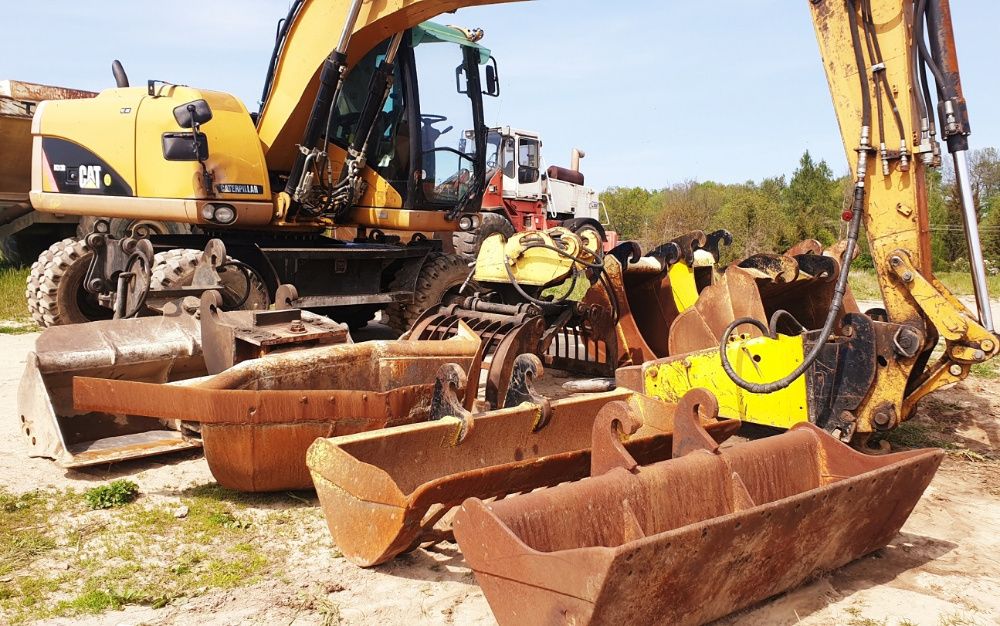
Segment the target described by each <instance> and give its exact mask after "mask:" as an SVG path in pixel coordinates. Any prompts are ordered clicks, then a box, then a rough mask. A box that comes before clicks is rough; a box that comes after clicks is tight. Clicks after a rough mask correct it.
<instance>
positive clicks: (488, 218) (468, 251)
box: [452, 213, 514, 258]
mask: <svg viewBox="0 0 1000 626" xmlns="http://www.w3.org/2000/svg"><path fill="white" fill-rule="evenodd" d="M480 219H481V220H482V222H481V223H480V225H479V228H477V229H476V230H473V231H469V232H456V233H454V234H453V235H452V243H454V244H455V252H456V253H457V254H464V255H465V256H468V257H472V258H476V255H477V254H479V247H480V246H481V245H483V240H484V239H486V238H487V237H489V236H490V235H492V234H493V233H501V234H503V236H504V237H505V238H506V239H510V238H511V237H512V236H514V225H513V224H511V223H510V220H508V219H507V218H506V217H504V216H503V215H500V214H498V213H482V214H481V215H480Z"/></svg>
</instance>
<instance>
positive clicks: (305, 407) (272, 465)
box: [74, 328, 479, 491]
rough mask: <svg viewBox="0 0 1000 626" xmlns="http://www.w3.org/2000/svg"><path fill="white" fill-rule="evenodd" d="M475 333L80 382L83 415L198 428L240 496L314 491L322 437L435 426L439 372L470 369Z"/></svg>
mask: <svg viewBox="0 0 1000 626" xmlns="http://www.w3.org/2000/svg"><path fill="white" fill-rule="evenodd" d="M478 349H479V340H478V338H477V337H476V336H475V335H474V334H473V333H472V332H471V331H470V330H469V329H468V328H465V329H460V333H459V334H458V335H457V336H456V337H454V338H453V339H450V340H447V341H369V342H364V343H358V344H339V345H330V346H318V347H313V348H307V349H296V350H294V351H290V352H284V353H282V352H277V353H271V354H267V355H266V356H264V357H261V358H259V359H252V360H248V361H243V362H242V363H239V364H237V365H235V366H233V367H231V368H229V369H227V370H225V371H224V372H222V373H220V374H216V375H212V376H205V377H201V378H197V379H194V380H188V381H184V382H181V383H176V384H154V383H144V382H136V381H134V380H132V381H130V380H112V379H109V378H77V379H76V380H75V383H74V399H75V403H76V407H77V409H78V410H80V411H92V412H96V413H99V414H110V415H116V414H121V415H129V416H145V417H152V418H157V419H162V420H178V421H182V422H185V423H187V422H193V423H198V424H200V431H201V439H202V444H203V446H204V449H205V458H206V460H207V461H208V465H209V468H210V469H211V470H212V474H213V475H214V476H215V478H216V480H217V481H218V482H219V484H221V485H223V486H225V487H229V488H232V489H238V490H241V491H276V490H283V489H307V488H310V487H311V486H312V483H311V481H310V479H309V473H308V470H307V468H306V466H305V452H306V449H307V448H308V447H309V444H311V443H312V442H313V440H315V439H316V438H317V437H331V436H335V435H343V434H349V433H357V432H362V431H367V430H371V429H373V428H384V427H386V426H393V425H397V424H408V423H412V422H418V421H423V420H426V419H428V416H429V415H430V410H431V396H432V393H433V388H434V380H435V374H436V373H437V372H438V370H439V369H440V368H441V367H442V366H444V365H446V364H455V365H457V367H459V368H464V369H468V368H469V367H471V365H472V363H473V361H474V359H475V356H476V354H477V352H478Z"/></svg>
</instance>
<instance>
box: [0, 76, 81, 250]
mask: <svg viewBox="0 0 1000 626" xmlns="http://www.w3.org/2000/svg"><path fill="white" fill-rule="evenodd" d="M95 95H97V94H94V93H92V92H89V91H79V90H76V89H66V88H64V87H50V86H48V85H38V84H35V83H25V82H21V81H17V80H0V252H2V253H3V257H4V259H5V260H6V261H7V262H8V263H11V264H13V265H27V264H30V263H31V262H33V261H34V260H35V259H37V258H38V255H39V254H41V253H42V251H43V250H45V249H46V248H48V247H49V246H50V245H51V244H53V243H55V242H56V241H59V240H60V239H63V238H64V237H71V236H73V235H74V234H75V233H76V224H77V222H78V221H79V218H77V217H76V216H71V215H59V214H54V213H40V212H38V211H34V210H32V208H31V203H30V202H29V200H28V192H29V191H31V118H32V116H33V115H34V114H35V108H36V107H37V106H38V103H39V102H41V101H42V100H63V99H67V98H92V97H94V96H95Z"/></svg>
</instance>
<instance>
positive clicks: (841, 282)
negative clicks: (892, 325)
mask: <svg viewBox="0 0 1000 626" xmlns="http://www.w3.org/2000/svg"><path fill="white" fill-rule="evenodd" d="M844 1H845V4H846V5H847V9H848V12H849V14H850V16H851V43H852V44H853V46H854V59H855V62H856V64H857V66H858V77H859V80H860V82H861V145H860V146H859V147H858V171H857V178H858V180H857V183H856V185H855V187H854V200H853V202H852V208H853V214H852V215H851V222H850V226H849V227H848V230H847V246H846V248H845V250H844V256H843V264H842V266H841V271H840V276H839V277H838V278H837V284H836V285H835V286H834V290H833V299H832V301H831V302H830V310H829V311H828V312H827V316H826V321H825V322H824V323H823V327H822V328H821V329H820V331H819V335H818V336H817V337H816V341H815V343H814V344H813V347H812V349H810V350H809V353H808V354H806V355H805V356H804V357H803V359H802V362H801V363H799V365H798V366H797V367H796V368H795V369H794V370H792V371H791V372H790V373H789V374H788V375H786V376H784V377H782V378H780V379H778V380H775V381H772V382H769V383H754V382H750V381H748V380H746V379H744V378H742V377H741V376H740V375H739V374H737V373H736V370H735V369H734V368H733V365H732V363H730V361H729V355H728V354H727V352H726V348H728V346H729V343H730V340H731V337H732V334H733V332H734V331H735V330H736V329H737V328H738V327H740V326H743V325H745V324H751V325H753V326H756V327H757V328H758V329H760V330H761V332H763V333H765V334H767V333H768V330H769V329H768V328H767V327H766V326H765V325H764V324H763V322H761V321H760V320H757V319H754V318H752V317H742V318H739V319H737V320H734V321H733V323H731V324H730V325H729V326H728V327H727V328H726V330H725V332H724V333H722V342H721V344H720V346H719V358H720V359H721V361H722V369H723V370H724V371H725V372H726V375H727V376H729V379H730V380H732V381H733V383H735V384H736V385H737V386H738V387H740V388H742V389H745V390H746V391H749V392H750V393H773V392H775V391H779V390H781V389H784V388H786V387H788V386H789V385H791V384H792V382H793V381H795V379H797V378H798V377H799V376H801V375H802V374H804V373H805V371H806V370H807V369H809V368H810V367H811V366H812V364H813V363H815V362H816V359H817V358H819V353H820V351H821V350H822V349H823V348H824V346H825V345H826V342H827V341H828V340H829V339H830V335H832V334H833V328H834V326H836V324H837V320H838V318H839V317H840V311H841V309H842V308H843V305H844V294H845V293H847V277H848V275H849V273H850V267H851V261H852V260H853V259H854V252H855V250H856V249H857V244H858V233H859V232H860V231H861V216H862V211H863V209H864V202H865V178H866V174H867V159H868V154H867V152H866V151H867V150H869V149H870V146H869V145H868V143H869V142H868V133H869V132H870V129H871V115H872V108H871V92H870V91H869V90H868V78H867V72H866V71H865V59H864V51H863V50H862V47H861V39H860V36H859V33H858V30H859V28H860V24H858V12H857V7H856V5H855V0H844Z"/></svg>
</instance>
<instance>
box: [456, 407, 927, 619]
mask: <svg viewBox="0 0 1000 626" xmlns="http://www.w3.org/2000/svg"><path fill="white" fill-rule="evenodd" d="M699 408H700V411H701V413H702V414H704V413H705V412H706V411H707V412H709V413H711V412H714V411H715V410H716V409H717V407H716V405H715V401H714V398H713V397H712V396H711V394H709V393H708V392H706V391H705V390H701V389H699V390H693V391H692V392H690V393H688V394H687V395H686V396H685V397H684V399H683V400H682V402H681V403H680V404H679V405H678V407H677V413H676V416H675V429H676V431H677V433H678V434H676V435H675V437H674V441H673V445H674V458H673V459H672V460H669V461H663V462H659V463H654V464H652V465H642V464H641V463H637V460H636V459H635V458H634V457H633V456H632V455H630V454H629V453H628V451H627V450H625V449H623V448H622V447H621V446H620V445H616V444H618V441H619V437H620V433H619V432H617V428H615V429H612V428H611V427H614V426H617V425H619V424H620V425H621V427H623V428H624V429H626V432H627V430H628V429H631V428H634V427H635V424H636V422H637V421H636V420H635V419H634V416H632V415H630V414H629V411H627V410H623V409H625V407H621V406H620V405H618V406H616V403H612V404H609V405H608V406H607V407H606V408H604V409H603V412H605V413H612V412H616V413H617V415H616V416H615V417H616V419H604V420H601V418H600V417H599V419H598V423H600V424H604V425H605V426H608V428H607V429H605V430H604V431H603V432H598V431H597V430H595V441H594V449H595V450H597V449H598V448H599V447H601V448H602V449H603V450H604V451H606V454H605V455H603V457H602V459H601V461H600V463H597V462H593V466H594V467H593V469H594V472H593V477H592V478H589V479H587V480H581V481H578V482H574V483H567V484H563V485H559V486H556V487H552V488H550V489H543V490H540V491H536V492H534V493H530V494H523V495H519V496H516V497H513V498H508V499H506V500H503V501H499V502H492V503H486V502H483V501H482V500H480V499H476V498H472V499H469V500H467V501H466V502H465V504H463V506H462V507H461V509H460V510H459V511H458V513H457V514H456V515H455V520H454V533H455V538H456V539H457V540H458V542H459V545H460V547H461V549H462V552H463V554H464V555H465V559H466V561H467V562H468V563H469V565H470V566H471V567H472V569H473V570H474V572H475V575H476V579H477V581H478V582H479V584H480V586H481V587H482V588H483V592H484V593H485V595H486V598H487V600H488V601H489V603H490V607H491V608H492V609H493V612H494V615H495V616H496V618H497V620H498V621H499V622H500V623H501V624H550V623H572V624H587V623H594V624H702V623H705V622H708V621H711V620H713V619H717V618H719V617H722V616H724V615H726V614H728V613H731V612H732V611H735V610H738V609H741V608H743V607H746V606H748V605H750V604H752V603H754V602H758V601H760V600H763V599H765V598H767V597H769V596H772V595H774V594H777V593H780V592H782V591H785V590H787V589H790V588H792V587H794V586H796V585H798V584H800V583H802V582H803V581H805V580H806V579H807V578H809V577H810V576H812V575H814V574H815V573H816V572H821V571H825V570H831V569H834V568H837V567H840V566H842V565H844V564H846V563H848V562H850V561H852V560H854V559H856V558H858V557H860V556H862V555H864V554H867V553H869V552H872V551H873V550H877V549H879V548H881V547H883V546H885V545H886V544H887V543H888V542H889V541H890V540H891V539H892V538H893V536H895V534H896V533H897V532H898V531H899V528H900V527H901V526H902V525H903V523H904V522H905V521H906V518H907V517H908V516H909V514H910V512H911V511H912V510H913V507H914V506H915V505H916V503H917V500H918V499H919V498H920V495H921V494H922V493H923V491H924V489H925V488H926V487H927V485H928V483H930V481H931V478H932V477H933V476H934V472H935V471H936V470H937V467H938V464H939V463H940V462H941V458H942V456H943V452H942V451H941V450H916V451H911V452H902V453H896V454H889V455H885V456H877V457H876V456H866V455H864V454H861V453H859V452H856V451H854V450H852V449H851V448H849V447H848V446H846V445H844V444H842V443H840V442H839V441H837V440H836V439H834V438H832V437H830V436H829V435H827V434H826V433H825V432H823V431H822V430H820V429H818V428H816V427H814V426H812V425H809V424H802V425H799V426H796V427H795V428H793V429H792V430H791V431H789V432H786V433H784V434H781V435H777V436H775V437H771V438H768V439H762V440H758V441H753V442H750V443H744V444H739V445H736V446H732V447H729V448H725V449H719V448H718V446H717V445H716V444H715V443H714V441H712V440H711V439H710V438H707V437H706V436H705V434H704V431H701V429H700V428H699V427H698V423H697V420H696V418H695V415H696V412H697V411H698V410H699ZM607 417H611V416H607ZM616 422H617V424H616ZM681 432H684V433H685V436H681V435H680V433H681ZM601 441H603V442H604V443H603V444H601V443H600V442H601ZM595 457H596V454H595ZM692 581H702V583H704V582H705V581H708V582H707V584H692Z"/></svg>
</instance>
